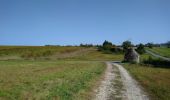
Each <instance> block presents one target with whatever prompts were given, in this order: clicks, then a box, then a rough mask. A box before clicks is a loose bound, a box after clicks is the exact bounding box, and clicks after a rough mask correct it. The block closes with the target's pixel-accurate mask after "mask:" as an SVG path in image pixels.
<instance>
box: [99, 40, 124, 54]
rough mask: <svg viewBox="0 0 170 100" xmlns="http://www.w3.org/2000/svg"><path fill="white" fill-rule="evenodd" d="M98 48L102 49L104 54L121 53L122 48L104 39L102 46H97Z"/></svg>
mask: <svg viewBox="0 0 170 100" xmlns="http://www.w3.org/2000/svg"><path fill="white" fill-rule="evenodd" d="M98 50H99V51H102V52H103V53H105V54H112V53H123V50H122V49H121V48H118V47H116V45H114V44H112V43H111V42H109V41H106V40H105V41H104V43H103V45H102V46H98Z"/></svg>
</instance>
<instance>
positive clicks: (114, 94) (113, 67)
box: [94, 62, 149, 100]
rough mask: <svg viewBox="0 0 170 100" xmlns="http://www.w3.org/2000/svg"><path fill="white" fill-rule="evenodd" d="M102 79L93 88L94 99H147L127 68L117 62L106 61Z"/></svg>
mask: <svg viewBox="0 0 170 100" xmlns="http://www.w3.org/2000/svg"><path fill="white" fill-rule="evenodd" d="M106 64H107V69H106V71H105V76H104V79H103V80H102V81H101V84H100V86H99V88H98V89H96V90H95V92H96V95H95V99H94V100H118V99H120V100H149V98H148V96H147V95H146V93H145V92H144V91H143V90H142V89H141V87H140V86H139V85H138V83H137V81H136V80H134V79H133V78H132V77H131V76H130V74H129V73H128V72H127V70H126V69H125V68H124V67H123V66H122V65H120V64H118V63H111V62H106Z"/></svg>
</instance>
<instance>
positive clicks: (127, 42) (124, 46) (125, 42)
mask: <svg viewBox="0 0 170 100" xmlns="http://www.w3.org/2000/svg"><path fill="white" fill-rule="evenodd" d="M122 47H123V51H127V49H128V48H130V47H132V43H131V42H130V41H124V42H123V43H122Z"/></svg>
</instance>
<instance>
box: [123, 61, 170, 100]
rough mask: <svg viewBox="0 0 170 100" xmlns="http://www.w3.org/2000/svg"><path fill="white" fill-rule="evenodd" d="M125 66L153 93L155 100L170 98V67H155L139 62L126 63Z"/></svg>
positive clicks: (167, 99)
mask: <svg viewBox="0 0 170 100" xmlns="http://www.w3.org/2000/svg"><path fill="white" fill-rule="evenodd" d="M124 67H125V68H126V69H127V70H128V71H129V72H130V73H131V74H132V75H133V76H134V77H135V78H136V79H137V80H138V81H139V82H140V83H141V85H142V86H143V87H144V88H145V89H146V90H147V91H148V92H149V94H151V97H152V98H153V99H154V100H155V99H156V100H169V98H170V84H169V83H170V69H166V68H154V67H149V66H146V65H139V64H124Z"/></svg>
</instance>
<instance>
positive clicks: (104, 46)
mask: <svg viewBox="0 0 170 100" xmlns="http://www.w3.org/2000/svg"><path fill="white" fill-rule="evenodd" d="M111 48H112V43H111V42H109V41H106V40H105V41H104V43H103V49H104V50H110V49H111Z"/></svg>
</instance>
